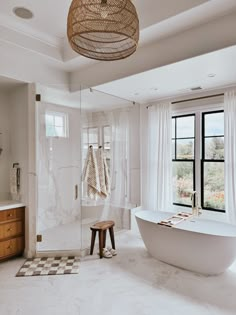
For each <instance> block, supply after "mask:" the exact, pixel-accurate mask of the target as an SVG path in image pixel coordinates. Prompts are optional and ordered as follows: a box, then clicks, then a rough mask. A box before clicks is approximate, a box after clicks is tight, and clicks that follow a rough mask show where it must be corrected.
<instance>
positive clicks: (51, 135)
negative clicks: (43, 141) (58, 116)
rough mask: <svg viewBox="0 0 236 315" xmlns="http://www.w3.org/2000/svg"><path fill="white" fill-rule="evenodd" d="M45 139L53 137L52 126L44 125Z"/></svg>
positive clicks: (53, 130)
mask: <svg viewBox="0 0 236 315" xmlns="http://www.w3.org/2000/svg"><path fill="white" fill-rule="evenodd" d="M46 137H55V129H54V126H50V125H46Z"/></svg>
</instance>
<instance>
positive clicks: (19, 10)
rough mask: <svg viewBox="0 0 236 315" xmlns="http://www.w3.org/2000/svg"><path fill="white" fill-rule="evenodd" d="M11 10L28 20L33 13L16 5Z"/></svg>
mask: <svg viewBox="0 0 236 315" xmlns="http://www.w3.org/2000/svg"><path fill="white" fill-rule="evenodd" d="M13 12H14V14H15V15H16V16H18V17H19V18H21V19H25V20H29V19H32V18H33V16H34V14H33V12H32V11H30V10H29V9H26V8H24V7H16V8H14V9H13Z"/></svg>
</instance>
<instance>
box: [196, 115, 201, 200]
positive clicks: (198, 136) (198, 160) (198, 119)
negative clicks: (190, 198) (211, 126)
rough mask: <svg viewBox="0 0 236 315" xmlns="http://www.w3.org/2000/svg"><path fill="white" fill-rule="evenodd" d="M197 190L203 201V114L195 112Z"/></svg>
mask: <svg viewBox="0 0 236 315" xmlns="http://www.w3.org/2000/svg"><path fill="white" fill-rule="evenodd" d="M195 190H196V191H197V194H198V196H199V198H198V200H199V202H200V201H201V114H200V112H197V113H196V114H195Z"/></svg>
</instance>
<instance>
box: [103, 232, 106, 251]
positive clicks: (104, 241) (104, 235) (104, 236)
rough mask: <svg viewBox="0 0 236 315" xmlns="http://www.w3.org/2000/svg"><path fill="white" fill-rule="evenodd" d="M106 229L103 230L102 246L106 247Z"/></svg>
mask: <svg viewBox="0 0 236 315" xmlns="http://www.w3.org/2000/svg"><path fill="white" fill-rule="evenodd" d="M106 237H107V230H104V231H103V248H105V247H106Z"/></svg>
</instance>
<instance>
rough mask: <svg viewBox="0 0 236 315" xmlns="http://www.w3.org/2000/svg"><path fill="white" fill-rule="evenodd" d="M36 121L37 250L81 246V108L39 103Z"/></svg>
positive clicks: (69, 248) (57, 249) (65, 249)
mask: <svg viewBox="0 0 236 315" xmlns="http://www.w3.org/2000/svg"><path fill="white" fill-rule="evenodd" d="M37 123H38V134H37V136H38V143H37V164H38V165H37V170H38V174H37V175H38V215H37V251H38V252H40V251H43V252H44V251H76V250H80V248H81V207H80V177H81V166H80V163H81V161H80V109H79V108H71V107H65V106H60V105H54V104H49V103H42V102H41V103H37Z"/></svg>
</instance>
